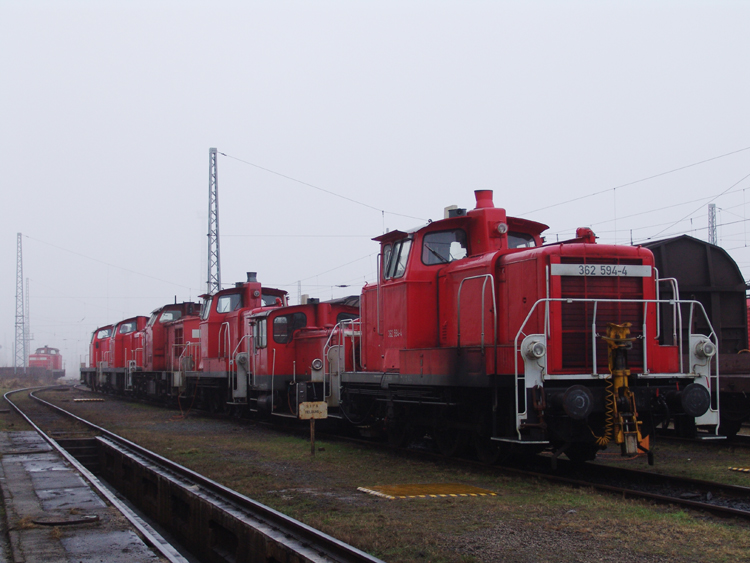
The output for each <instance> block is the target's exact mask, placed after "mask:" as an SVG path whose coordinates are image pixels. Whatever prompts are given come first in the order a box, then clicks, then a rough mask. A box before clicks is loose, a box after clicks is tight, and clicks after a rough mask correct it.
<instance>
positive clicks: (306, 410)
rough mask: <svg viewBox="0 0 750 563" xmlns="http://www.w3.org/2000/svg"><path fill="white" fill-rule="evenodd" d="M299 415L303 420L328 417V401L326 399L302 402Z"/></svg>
mask: <svg viewBox="0 0 750 563" xmlns="http://www.w3.org/2000/svg"><path fill="white" fill-rule="evenodd" d="M297 417H298V418H299V419H301V420H310V419H321V418H328V403H326V402H324V401H316V402H314V403H300V404H299V412H298V413H297Z"/></svg>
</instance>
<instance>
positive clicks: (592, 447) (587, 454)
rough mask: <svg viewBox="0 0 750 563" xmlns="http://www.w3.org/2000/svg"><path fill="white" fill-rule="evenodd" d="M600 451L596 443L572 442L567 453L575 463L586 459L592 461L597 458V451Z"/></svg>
mask: <svg viewBox="0 0 750 563" xmlns="http://www.w3.org/2000/svg"><path fill="white" fill-rule="evenodd" d="M598 451H599V446H597V445H596V444H571V445H570V446H569V447H568V449H567V450H565V455H566V456H568V459H569V460H570V461H572V462H573V463H583V462H584V461H591V460H592V459H596V452H598Z"/></svg>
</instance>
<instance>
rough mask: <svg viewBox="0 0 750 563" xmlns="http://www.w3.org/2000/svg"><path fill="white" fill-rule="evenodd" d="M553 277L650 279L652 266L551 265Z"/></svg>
mask: <svg viewBox="0 0 750 563" xmlns="http://www.w3.org/2000/svg"><path fill="white" fill-rule="evenodd" d="M550 274H552V275H553V276H596V277H618V276H619V277H627V278H650V277H651V266H630V265H627V264H551V265H550Z"/></svg>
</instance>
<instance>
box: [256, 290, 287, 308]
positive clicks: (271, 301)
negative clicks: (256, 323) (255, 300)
mask: <svg viewBox="0 0 750 563" xmlns="http://www.w3.org/2000/svg"><path fill="white" fill-rule="evenodd" d="M260 299H261V301H263V306H264V307H275V306H276V305H283V304H284V302H283V300H282V299H281V297H279V296H278V295H270V294H268V293H263V294H262V295H261V296H260Z"/></svg>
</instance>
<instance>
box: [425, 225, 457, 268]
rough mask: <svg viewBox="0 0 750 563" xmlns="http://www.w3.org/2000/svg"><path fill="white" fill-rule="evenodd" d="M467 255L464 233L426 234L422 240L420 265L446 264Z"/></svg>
mask: <svg viewBox="0 0 750 563" xmlns="http://www.w3.org/2000/svg"><path fill="white" fill-rule="evenodd" d="M467 255H468V249H467V246H466V233H465V232H464V231H463V230H462V229H456V230H454V231H440V232H437V233H427V234H426V235H425V236H424V238H423V239H422V263H423V264H424V265H426V266H431V265H433V264H448V263H449V262H453V261H454V260H460V259H461V258H466V256H467Z"/></svg>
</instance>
